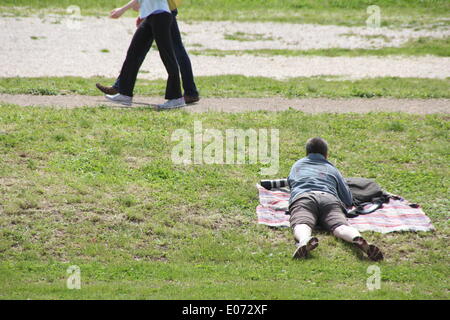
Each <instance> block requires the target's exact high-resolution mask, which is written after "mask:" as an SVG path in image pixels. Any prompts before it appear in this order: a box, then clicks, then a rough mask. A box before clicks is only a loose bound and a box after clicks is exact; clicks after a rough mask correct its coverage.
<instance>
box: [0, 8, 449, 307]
mask: <svg viewBox="0 0 450 320" xmlns="http://www.w3.org/2000/svg"><path fill="white" fill-rule="evenodd" d="M125 2H127V1H126V0H122V1H119V0H95V1H94V0H44V1H37V0H2V2H1V4H0V17H2V16H17V17H19V16H27V15H31V14H38V15H41V16H44V15H45V14H48V13H65V9H66V8H67V7H68V6H69V5H78V6H80V8H81V13H82V14H83V15H106V14H107V13H108V12H109V11H110V10H111V9H113V8H114V7H117V6H119V5H122V4H124V3H125ZM371 4H373V3H372V1H368V0H367V1H366V0H359V1H358V0H324V1H316V0H245V1H242V0H184V5H183V7H182V8H180V19H182V20H184V21H186V22H189V21H195V20H210V21H212V20H231V21H275V22H291V23H319V24H333V25H347V26H364V25H365V21H366V19H367V17H368V14H367V12H366V8H367V6H368V5H371ZM376 4H377V5H379V6H380V8H381V10H382V11H381V12H382V25H383V26H389V27H407V28H411V30H413V29H416V28H419V29H420V28H439V27H441V26H443V27H446V26H448V24H449V21H450V20H449V19H448V18H449V15H448V12H449V9H450V2H449V1H447V0H398V1H395V0H380V1H377V2H376ZM132 14H133V15H134V14H135V13H129V15H130V16H131V15H132ZM249 34H250V33H249ZM249 34H246V33H241V34H230V35H228V37H229V38H230V39H231V38H233V39H235V40H241V41H249V40H250V41H251V40H253V39H254V38H252V37H256V38H255V39H258V37H257V36H251V35H249ZM35 37H36V39H34V40H36V41H39V38H38V37H37V36H35ZM249 37H250V38H249ZM260 37H264V35H262V36H260ZM448 49H449V41H448V39H447V38H445V39H441V40H437V39H424V38H421V39H419V40H417V41H411V42H409V43H407V44H405V45H404V46H403V47H400V48H383V49H377V50H363V49H358V50H351V51H350V50H346V49H336V48H331V49H327V50H308V51H292V50H254V51H229V50H226V48H224V50H223V51H218V50H203V49H202V48H201V47H199V48H196V50H195V51H194V50H192V51H191V54H200V55H227V54H234V55H239V54H253V55H264V56H273V55H284V56H311V55H319V56H367V55H376V56H381V57H382V56H386V55H405V56H423V55H427V54H431V55H435V56H440V57H448V53H449V50H448ZM105 54H107V53H106V52H105ZM141 71H142V73H146V72H148V71H146V70H141ZM113 81H114V79H107V78H100V77H93V78H79V77H49V78H21V77H15V78H5V77H2V76H1V75H0V93H8V94H29V95H30V96H32V95H59V94H63V95H70V94H79V95H100V92H99V91H98V90H97V89H96V88H95V83H96V82H102V83H103V84H111V83H112V82H113ZM196 83H197V85H198V87H199V89H200V92H201V96H202V97H222V98H228V97H258V98H263V97H286V98H302V97H307V98H315V97H328V98H352V97H360V98H368V99H369V98H373V97H392V98H423V99H432V98H447V99H449V98H450V90H449V88H450V78H446V79H418V78H373V79H360V80H344V79H341V78H338V77H332V76H326V75H324V76H321V77H311V78H293V79H289V80H275V79H269V78H262V77H245V76H240V75H226V76H211V77H196ZM164 88H165V81H163V80H155V81H149V80H144V79H139V80H138V82H137V86H136V90H135V93H136V94H137V95H144V96H161V97H162V96H163V94H164ZM194 121H201V122H202V125H203V128H204V129H217V130H219V131H220V132H222V133H224V132H225V130H227V129H231V128H236V129H244V130H245V129H249V128H252V129H270V128H274V129H279V130H280V169H279V172H278V174H277V175H276V176H274V177H266V176H261V175H260V174H259V171H260V168H261V167H262V166H263V165H261V164H259V163H258V164H242V165H226V164H224V165H218V164H211V165H208V164H202V165H176V164H174V163H173V161H172V159H171V152H172V150H173V148H174V146H175V145H176V144H177V143H176V142H173V141H171V135H172V133H173V132H174V131H175V130H177V129H186V130H188V131H189V132H193V126H194ZM449 124H450V122H449V116H448V114H434V115H427V116H419V115H408V114H404V113H369V114H364V115H363V114H355V113H347V114H316V115H310V114H305V113H302V112H299V111H294V110H289V111H284V112H277V113H272V112H264V111H260V112H249V113H240V114H230V113H215V112H209V113H201V114H195V113H189V112H186V111H183V110H173V111H170V112H155V111H152V110H151V109H149V108H131V109H129V108H128V109H126V108H107V107H104V106H98V107H93V108H75V109H64V108H44V107H42V108H40V107H19V106H16V105H9V104H4V103H3V104H2V103H0V299H352V300H353V299H387V300H395V299H443V300H447V299H448V298H449V290H450V286H449V283H448V279H449V278H450V277H449V276H450V272H449V268H448V266H449V262H450V261H449V256H448V239H449V237H450V229H449V224H448V212H449V211H448V208H449V206H450V201H449V196H448V191H449V187H450V185H449V179H448V177H449V167H448V163H449V161H450V145H449V132H450V130H449V129H450V125H449ZM317 135H319V136H322V137H324V138H325V139H327V140H328V142H329V143H330V148H331V150H330V161H331V162H333V163H335V164H336V165H337V167H338V168H339V169H340V170H341V172H342V173H343V174H344V175H345V176H347V177H352V176H361V177H366V178H373V179H375V180H376V181H377V182H378V183H380V184H381V185H382V186H383V187H384V188H385V189H386V190H388V191H389V192H392V193H395V194H400V195H402V196H404V197H405V198H407V199H408V200H410V201H412V202H416V203H419V204H420V205H421V206H422V207H423V210H424V211H425V212H426V213H427V215H428V216H429V217H430V218H431V220H432V223H433V225H434V227H435V228H436V231H434V232H417V233H413V232H403V233H390V234H385V235H382V234H379V233H364V235H365V236H366V238H367V239H368V240H369V241H371V242H374V243H376V244H377V245H379V246H380V248H381V249H382V250H383V251H384V254H385V261H383V262H381V263H376V265H378V266H379V267H380V268H381V289H379V290H374V291H369V290H368V288H367V287H366V281H367V278H368V277H369V276H370V274H368V273H367V268H368V267H369V266H371V265H373V264H374V263H373V262H371V261H368V260H367V258H365V257H363V256H361V254H360V253H359V252H357V251H355V250H354V249H353V248H352V247H351V246H350V245H348V244H346V243H344V242H342V241H340V240H337V239H335V238H334V237H332V236H330V235H329V234H326V233H324V232H318V233H317V234H318V237H319V239H320V245H319V247H318V248H317V249H316V250H315V251H314V252H313V253H312V256H311V258H310V259H307V260H304V261H293V260H292V259H291V255H292V253H293V250H294V241H293V237H292V234H291V231H290V230H288V229H271V228H268V227H266V226H262V225H258V224H257V223H256V212H255V208H256V206H257V205H258V196H257V190H256V187H255V184H256V183H257V182H259V180H260V179H263V178H282V177H286V175H287V174H288V172H289V170H290V167H291V166H292V164H293V163H294V162H295V161H296V160H297V159H299V158H301V157H303V156H304V151H303V149H304V144H305V142H306V140H307V139H308V138H310V137H312V136H317ZM73 265H76V266H79V267H80V270H81V290H69V289H67V287H66V280H67V278H68V274H67V272H66V270H67V268H68V267H69V266H73Z"/></svg>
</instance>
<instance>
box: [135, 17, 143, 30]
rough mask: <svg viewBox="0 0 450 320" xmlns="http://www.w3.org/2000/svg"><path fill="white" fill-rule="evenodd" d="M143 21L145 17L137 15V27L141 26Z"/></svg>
mask: <svg viewBox="0 0 450 320" xmlns="http://www.w3.org/2000/svg"><path fill="white" fill-rule="evenodd" d="M142 21H144V19H141V17H137V18H136V28H139V26H140V25H141V23H142Z"/></svg>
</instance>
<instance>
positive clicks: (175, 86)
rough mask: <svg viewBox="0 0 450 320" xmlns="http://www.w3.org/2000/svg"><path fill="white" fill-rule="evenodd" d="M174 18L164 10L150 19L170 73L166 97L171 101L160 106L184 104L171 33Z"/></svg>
mask: <svg viewBox="0 0 450 320" xmlns="http://www.w3.org/2000/svg"><path fill="white" fill-rule="evenodd" d="M172 19H173V18H172V15H171V14H170V13H166V12H164V13H160V14H155V15H153V16H152V19H151V20H150V21H151V25H152V30H153V35H154V38H155V41H156V44H157V45H158V51H159V55H160V57H161V60H162V62H163V64H164V66H165V68H166V71H167V74H168V78H167V85H166V94H165V98H166V99H167V100H169V101H167V102H166V103H165V104H162V105H160V106H159V107H160V108H175V107H181V106H184V98H183V95H182V93H181V81H180V69H179V68H178V63H177V59H176V58H175V53H174V50H173V43H172V37H171V34H170V26H171V23H172Z"/></svg>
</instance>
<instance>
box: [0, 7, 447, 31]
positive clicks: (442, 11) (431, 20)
mask: <svg viewBox="0 0 450 320" xmlns="http://www.w3.org/2000/svg"><path fill="white" fill-rule="evenodd" d="M126 2H127V1H126V0H122V1H120V0H3V1H2V3H1V5H0V6H1V7H3V8H2V11H3V13H5V14H10V13H13V14H15V15H26V14H29V13H31V12H37V10H41V12H60V13H64V12H65V9H66V8H67V7H68V6H70V5H77V6H79V7H80V8H81V13H82V14H87V15H92V14H96V15H97V14H98V15H103V14H106V13H108V12H109V11H111V10H112V9H113V8H115V7H118V6H121V5H123V4H125V3H126ZM372 4H376V5H378V6H379V7H380V9H381V14H382V25H383V26H387V25H390V26H400V25H408V26H410V27H416V26H422V25H430V24H439V25H442V24H443V25H448V21H449V20H448V19H446V18H448V12H449V9H450V3H449V2H448V1H447V0H398V1H396V0H380V1H376V3H374V2H373V1H369V0H324V1H316V0H246V1H241V0H184V1H183V5H182V7H181V8H180V11H182V13H183V14H182V15H181V16H180V17H181V19H185V20H232V21H277V22H293V23H319V24H336V25H365V21H366V19H367V17H368V14H367V12H366V10H367V7H368V6H369V5H372ZM23 6H26V7H28V8H30V9H31V11H30V10H27V11H25V12H24V10H22V9H20V7H23ZM18 7H19V8H18Z"/></svg>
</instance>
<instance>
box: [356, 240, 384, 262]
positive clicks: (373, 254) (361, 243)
mask: <svg viewBox="0 0 450 320" xmlns="http://www.w3.org/2000/svg"><path fill="white" fill-rule="evenodd" d="M353 243H354V244H355V245H356V247H357V248H358V249H360V250H361V251H363V252H364V253H365V254H367V257H368V258H369V259H370V260H372V261H381V260H383V258H384V257H383V253H382V252H381V250H380V249H379V248H378V247H377V246H374V245H373V244H368V243H367V241H366V240H365V239H364V238H362V237H356V238H355V239H353Z"/></svg>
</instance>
